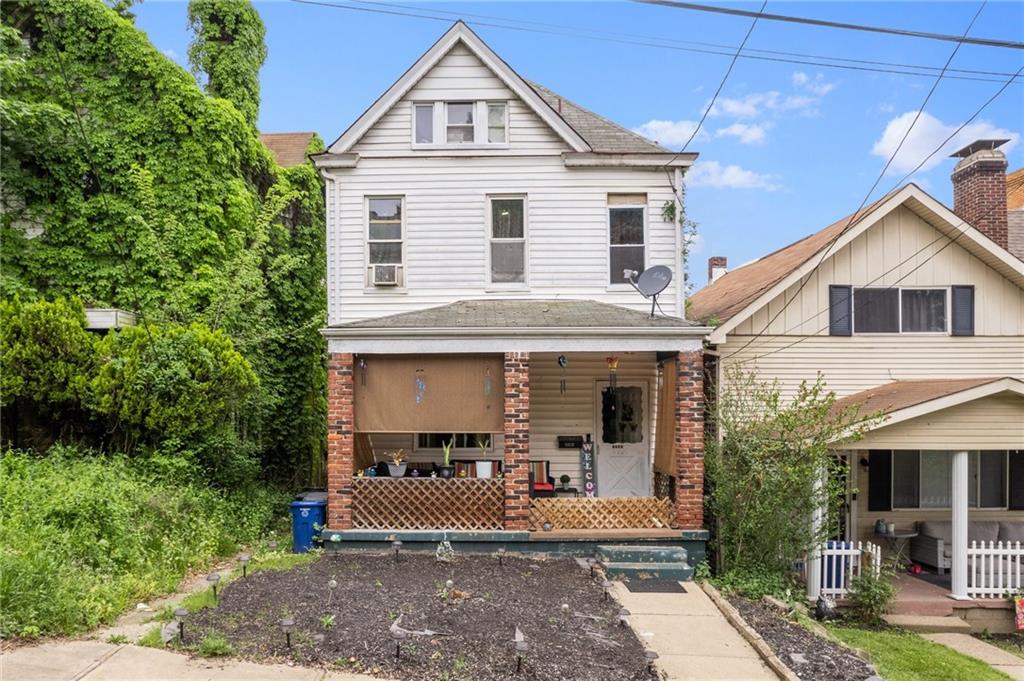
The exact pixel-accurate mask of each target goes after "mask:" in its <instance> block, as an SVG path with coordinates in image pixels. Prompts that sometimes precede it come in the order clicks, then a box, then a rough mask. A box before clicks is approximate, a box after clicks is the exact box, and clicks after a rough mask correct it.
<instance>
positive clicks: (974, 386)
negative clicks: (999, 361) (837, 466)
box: [833, 376, 1024, 430]
mask: <svg viewBox="0 0 1024 681" xmlns="http://www.w3.org/2000/svg"><path fill="white" fill-rule="evenodd" d="M999 393H1015V394H1017V395H1024V380H1021V379H1019V378H1015V377H1012V376H980V377H971V378H934V379H916V380H901V381H893V382H892V383H885V384H883V385H878V386H875V387H874V388H869V389H867V390H862V391H860V392H858V393H853V394H852V395H847V396H845V397H843V398H841V399H839V400H836V403H835V405H834V406H833V410H835V411H840V410H843V409H847V408H850V407H856V408H857V411H858V414H859V415H860V416H862V417H867V416H868V415H870V414H874V413H879V412H880V413H881V414H883V415H884V417H885V418H883V419H881V420H879V421H877V422H876V423H874V424H872V425H871V426H870V427H869V428H868V430H876V429H878V428H884V427H887V426H891V425H893V424H896V423H900V422H902V421H906V420H908V419H912V418H916V417H918V416H925V415H927V414H933V413H935V412H938V411H941V410H943V409H948V408H950V407H954V406H957V405H960V404H966V403H967V402H973V401H974V400H978V399H981V398H984V397H989V396H990V395H997V394H999Z"/></svg>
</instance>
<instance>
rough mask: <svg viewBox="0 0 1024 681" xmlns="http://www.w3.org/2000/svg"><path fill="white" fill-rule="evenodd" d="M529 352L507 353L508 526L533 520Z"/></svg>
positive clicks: (520, 527) (519, 526) (513, 527)
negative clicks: (531, 515)
mask: <svg viewBox="0 0 1024 681" xmlns="http://www.w3.org/2000/svg"><path fill="white" fill-rule="evenodd" d="M529 462H530V353H528V352H506V353H505V461H504V468H503V473H504V478H505V529H506V530H520V531H521V530H526V529H527V527H528V525H529V521H530V468H529Z"/></svg>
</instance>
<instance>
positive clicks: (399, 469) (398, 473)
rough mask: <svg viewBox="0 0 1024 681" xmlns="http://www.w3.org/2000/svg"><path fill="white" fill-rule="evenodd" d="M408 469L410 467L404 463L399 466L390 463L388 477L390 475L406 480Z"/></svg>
mask: <svg viewBox="0 0 1024 681" xmlns="http://www.w3.org/2000/svg"><path fill="white" fill-rule="evenodd" d="M407 467H408V464H404V463H399V464H394V463H389V464H388V475H390V476H391V477H392V478H404V477H405V469H406V468H407Z"/></svg>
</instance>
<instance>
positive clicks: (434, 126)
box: [410, 102, 437, 147]
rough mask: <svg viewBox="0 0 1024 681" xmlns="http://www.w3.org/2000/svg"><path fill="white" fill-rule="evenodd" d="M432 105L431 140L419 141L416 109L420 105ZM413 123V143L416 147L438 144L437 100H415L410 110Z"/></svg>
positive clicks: (424, 106)
mask: <svg viewBox="0 0 1024 681" xmlns="http://www.w3.org/2000/svg"><path fill="white" fill-rule="evenodd" d="M428 106H429V107H430V139H431V141H430V142H419V141H417V140H416V110H417V109H419V108H420V107H423V108H426V107H428ZM410 113H411V119H412V125H411V126H410V127H411V128H412V140H411V141H412V145H413V146H414V147H433V146H435V145H436V144H437V102H413V103H412V108H411V110H410Z"/></svg>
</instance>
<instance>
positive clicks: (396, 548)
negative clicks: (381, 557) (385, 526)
mask: <svg viewBox="0 0 1024 681" xmlns="http://www.w3.org/2000/svg"><path fill="white" fill-rule="evenodd" d="M391 548H393V549H394V551H395V562H396V563H397V562H398V561H399V560H400V559H399V556H398V554H399V553H400V552H401V550H402V540H401V539H396V540H395V541H393V542H391Z"/></svg>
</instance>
